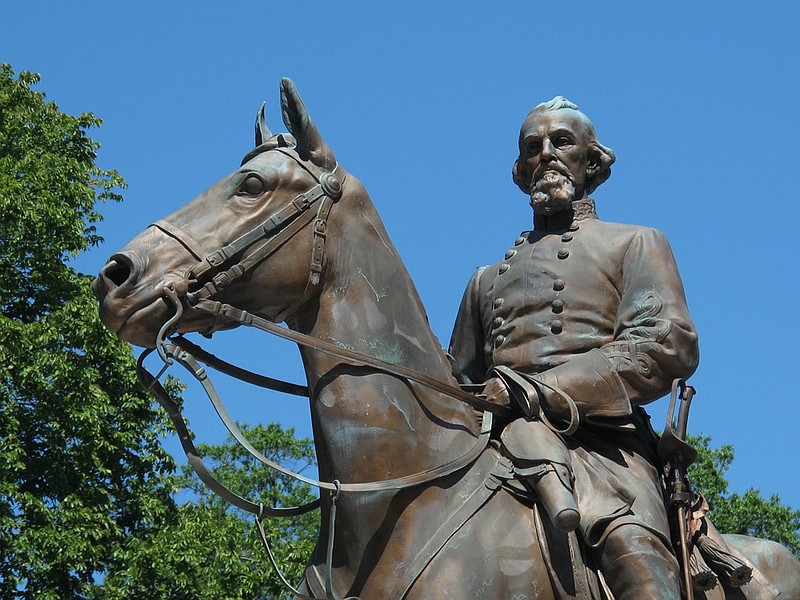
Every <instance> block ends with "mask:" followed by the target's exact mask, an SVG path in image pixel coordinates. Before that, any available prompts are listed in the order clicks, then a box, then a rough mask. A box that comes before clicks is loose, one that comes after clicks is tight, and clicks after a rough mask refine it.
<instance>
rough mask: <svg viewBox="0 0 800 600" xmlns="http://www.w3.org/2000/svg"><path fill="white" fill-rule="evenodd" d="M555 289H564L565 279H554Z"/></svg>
mask: <svg viewBox="0 0 800 600" xmlns="http://www.w3.org/2000/svg"><path fill="white" fill-rule="evenodd" d="M553 289H554V290H555V291H557V292H560V291H562V290H563V289H564V280H563V279H555V280H553Z"/></svg>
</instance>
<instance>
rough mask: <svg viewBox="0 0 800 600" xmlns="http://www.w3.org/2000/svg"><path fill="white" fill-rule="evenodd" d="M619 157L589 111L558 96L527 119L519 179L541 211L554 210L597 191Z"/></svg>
mask: <svg viewBox="0 0 800 600" xmlns="http://www.w3.org/2000/svg"><path fill="white" fill-rule="evenodd" d="M614 160H615V157H614V152H613V151H612V150H611V149H610V148H606V147H605V146H603V145H602V144H600V142H598V141H597V135H596V134H595V132H594V127H592V123H591V122H590V121H589V119H588V118H586V115H584V114H583V113H582V112H580V111H579V110H578V107H577V106H576V105H575V104H573V103H572V102H570V101H569V100H567V99H566V98H563V97H561V96H557V97H556V98H553V99H552V100H550V101H549V102H544V103H542V104H540V105H538V106H537V107H536V108H534V109H533V110H532V111H531V112H530V113H528V116H527V117H526V119H525V121H524V122H523V123H522V127H521V129H520V134H519V157H518V158H517V161H516V162H515V163H514V169H513V175H514V182H515V183H516V184H517V185H518V186H519V187H520V189H522V190H523V191H524V192H525V193H527V194H530V197H531V206H532V207H533V210H534V211H535V212H537V213H539V214H544V215H550V214H553V213H555V212H558V211H561V210H565V209H567V208H569V207H570V206H571V204H572V202H573V201H574V200H580V199H581V198H585V197H587V196H588V195H589V194H591V193H592V192H593V191H594V190H595V189H596V188H597V186H599V185H600V184H601V183H603V182H604V181H605V180H606V179H608V177H609V176H610V175H611V165H612V164H613V162H614Z"/></svg>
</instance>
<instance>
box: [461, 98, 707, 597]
mask: <svg viewBox="0 0 800 600" xmlns="http://www.w3.org/2000/svg"><path fill="white" fill-rule="evenodd" d="M613 162H614V153H613V152H612V151H611V150H610V149H609V148H606V147H604V146H602V145H601V144H600V143H599V142H598V141H597V137H596V135H595V132H594V128H593V126H592V124H591V122H590V121H589V120H588V119H587V118H586V116H585V115H584V114H583V113H581V112H580V111H579V110H578V107H577V106H575V105H574V104H572V103H571V102H569V101H568V100H566V99H565V98H561V97H557V98H554V99H553V100H551V101H549V102H546V103H543V104H540V105H539V106H537V107H536V108H534V109H533V110H532V111H531V112H530V113H529V114H528V116H527V118H526V119H525V121H524V122H523V124H522V128H521V131H520V136H519V157H518V159H517V161H516V163H515V165H514V169H513V175H514V181H515V183H516V184H517V185H518V186H519V187H520V188H521V189H522V190H523V191H524V192H525V193H526V194H528V195H529V196H530V203H531V206H532V207H533V213H534V215H533V221H534V227H533V230H531V231H525V232H523V233H522V234H521V235H520V237H519V238H517V240H516V241H515V242H514V244H513V246H511V248H509V249H508V250H507V252H506V253H505V258H504V259H503V260H502V261H500V262H498V263H496V264H494V265H492V266H489V267H484V268H481V269H478V271H477V272H476V273H475V275H474V276H473V277H472V279H471V281H470V283H469V285H468V287H467V290H466V292H465V294H464V299H463V301H462V303H461V307H460V309H459V312H458V316H457V319H456V323H455V327H454V331H453V338H452V341H451V346H450V353H451V354H452V356H453V358H454V361H455V362H454V368H455V373H456V376H457V377H458V378H459V380H460V381H461V382H462V383H485V384H486V385H485V388H484V392H485V393H486V394H487V396H488V397H489V398H490V399H492V400H494V401H497V402H503V403H508V402H509V396H508V392H507V387H506V384H505V383H503V380H502V378H501V377H499V376H497V373H498V371H495V370H493V369H495V368H497V367H500V368H501V370H502V369H503V368H506V369H510V370H512V371H513V373H514V374H516V375H518V376H521V377H523V378H525V379H527V380H528V381H530V382H532V384H533V386H534V387H535V389H536V390H537V391H538V401H539V403H540V404H541V409H542V412H543V414H544V415H545V416H546V417H547V418H548V419H549V420H550V421H552V422H553V423H561V424H564V423H566V422H568V421H569V420H570V410H569V409H570V404H572V408H573V409H575V408H577V412H578V414H579V417H580V425H579V427H578V428H577V430H576V431H575V432H574V433H571V434H569V435H560V436H557V435H555V434H553V435H549V436H548V435H540V434H539V433H537V432H540V431H541V421H540V420H538V419H536V418H525V417H523V416H521V418H520V419H517V420H515V421H513V422H512V426H513V435H509V436H508V438H509V440H506V436H505V435H504V440H506V441H512V440H513V443H506V446H507V451H508V452H509V453H510V454H511V458H512V461H513V462H514V463H515V465H517V466H519V467H524V466H526V465H531V464H536V462H537V458H539V459H541V454H542V450H541V446H542V443H541V441H542V440H554V441H553V442H547V444H549V445H551V446H552V451H551V452H550V453H551V454H553V455H555V456H557V455H558V454H559V453H561V454H563V455H565V456H566V457H567V460H566V461H563V462H566V463H568V465H567V467H568V468H569V469H570V470H571V473H570V477H568V478H567V480H566V481H565V482H564V487H565V489H567V491H568V492H570V491H571V492H573V493H574V499H575V503H576V504H577V510H578V512H579V513H580V523H579V525H578V529H577V533H578V535H579V536H580V538H581V540H582V541H583V543H584V544H585V546H586V547H587V548H588V549H590V553H591V559H592V560H593V561H594V563H595V564H596V566H597V567H598V568H599V569H600V570H601V571H602V573H603V575H604V578H605V580H606V583H607V584H608V586H609V587H610V589H611V590H612V592H613V593H614V596H615V598H616V599H617V600H623V599H628V598H637V599H639V598H649V599H655V598H669V599H675V598H679V597H680V590H679V579H680V576H679V569H678V563H677V560H676V558H675V556H674V554H673V551H672V549H671V548H672V545H671V543H670V530H669V524H668V520H667V513H666V508H665V503H664V494H663V491H662V490H663V488H662V484H661V480H660V476H661V473H660V469H659V467H658V465H659V462H658V459H657V457H656V454H655V444H654V436H653V434H652V431H651V430H650V427H649V423H648V417H647V415H646V413H645V412H644V410H643V409H642V408H641V407H642V405H644V404H647V403H649V402H652V401H653V400H656V399H657V398H660V397H661V396H663V395H665V394H666V393H668V392H669V390H670V386H671V383H672V381H673V379H674V378H676V377H683V378H687V377H689V376H690V375H691V374H692V373H693V372H694V370H695V368H696V367H697V362H698V347H697V335H696V333H695V329H694V326H693V324H692V321H691V318H690V317H689V313H688V310H687V307H686V300H685V296H684V291H683V285H682V283H681V279H680V275H679V274H678V269H677V266H676V265H675V260H674V258H673V255H672V251H671V249H670V247H669V244H668V242H667V240H666V239H665V237H664V236H663V235H662V234H661V233H660V232H658V231H656V230H654V229H650V228H646V227H638V226H633V225H621V224H616V223H608V222H603V221H600V220H598V218H597V215H596V213H595V205H594V202H593V201H592V200H591V199H590V198H589V194H591V193H592V192H593V191H594V190H595V189H596V188H597V187H598V186H599V185H600V184H601V183H603V182H604V181H605V180H606V179H607V178H608V177H609V175H610V174H611V164H612V163H613ZM557 390H563V392H564V394H561V393H559V392H558V391H557ZM567 397H569V398H570V399H571V400H570V401H568V400H567ZM573 402H574V404H573ZM526 416H528V417H530V415H526ZM548 433H549V430H548ZM547 444H545V445H547ZM565 448H566V451H565V450H564V449H565ZM548 460H551V459H550V458H549V457H548ZM539 462H541V460H539ZM520 470H521V471H523V474H524V470H523V469H522V468H521V469H520ZM562 480H563V477H562ZM570 487H571V488H572V490H570V489H569V488H570ZM570 497H571V494H570ZM575 523H576V524H577V520H576V521H575ZM564 528H565V529H569V528H571V526H567V527H564Z"/></svg>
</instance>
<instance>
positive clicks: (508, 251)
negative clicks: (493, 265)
mask: <svg viewBox="0 0 800 600" xmlns="http://www.w3.org/2000/svg"><path fill="white" fill-rule="evenodd" d="M516 253H517V251H516V250H506V260H508V259H509V258H511V257H512V256H514V255H515V254H516Z"/></svg>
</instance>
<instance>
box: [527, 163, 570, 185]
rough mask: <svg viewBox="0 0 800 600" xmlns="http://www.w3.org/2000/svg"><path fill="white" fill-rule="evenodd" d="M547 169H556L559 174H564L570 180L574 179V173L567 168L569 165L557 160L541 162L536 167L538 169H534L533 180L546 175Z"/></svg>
mask: <svg viewBox="0 0 800 600" xmlns="http://www.w3.org/2000/svg"><path fill="white" fill-rule="evenodd" d="M547 171H554V172H556V173H558V174H559V175H562V176H564V177H566V178H567V179H569V180H570V181H572V173H570V172H569V169H567V167H565V166H564V165H563V164H561V163H560V162H557V161H551V162H547V163H540V164H539V166H538V167H536V170H534V172H533V177H532V179H533V181H536V180H538V179H541V178H542V175H544V174H545V173H546V172H547Z"/></svg>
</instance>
